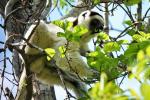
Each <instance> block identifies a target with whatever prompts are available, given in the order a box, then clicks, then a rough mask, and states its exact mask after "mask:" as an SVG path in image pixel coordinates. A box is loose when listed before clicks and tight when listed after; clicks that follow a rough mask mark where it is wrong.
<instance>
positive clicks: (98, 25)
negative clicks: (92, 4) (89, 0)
mask: <svg viewBox="0 0 150 100" xmlns="http://www.w3.org/2000/svg"><path fill="white" fill-rule="evenodd" d="M76 25H83V26H84V27H86V28H87V29H88V32H87V33H85V34H83V35H82V36H81V39H80V54H81V55H83V56H85V55H86V52H89V48H88V45H87V43H88V42H89V41H90V40H91V39H92V38H94V37H95V36H96V35H97V33H99V32H100V31H102V30H103V28H104V19H103V17H102V16H101V15H100V14H99V13H97V12H94V11H90V10H87V11H84V12H82V13H81V14H80V15H79V16H78V17H77V18H76V19H75V20H74V21H73V26H76Z"/></svg>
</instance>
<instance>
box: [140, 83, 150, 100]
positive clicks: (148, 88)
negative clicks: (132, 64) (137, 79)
mask: <svg viewBox="0 0 150 100" xmlns="http://www.w3.org/2000/svg"><path fill="white" fill-rule="evenodd" d="M140 89H141V94H142V95H143V97H144V100H150V96H149V93H150V84H146V83H144V84H142V85H141V87H140Z"/></svg>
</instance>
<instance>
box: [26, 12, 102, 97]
mask: <svg viewBox="0 0 150 100" xmlns="http://www.w3.org/2000/svg"><path fill="white" fill-rule="evenodd" d="M96 17H98V16H96ZM71 20H72V19H71ZM73 20H75V19H74V18H73ZM89 20H91V19H90V18H89V15H88V14H87V15H86V17H85V18H84V19H83V17H82V16H81V15H79V17H78V24H80V25H84V26H86V27H87V24H88V22H89ZM100 20H101V19H100ZM82 22H85V23H82ZM34 27H35V25H32V26H31V27H30V28H29V30H28V31H27V33H26V34H25V38H26V39H28V38H29V36H30V34H31V31H32V29H33V28H34ZM58 32H64V30H63V29H61V28H60V27H58V26H56V25H54V24H46V23H44V22H43V21H40V24H39V25H38V27H37V28H36V29H35V31H34V33H33V35H32V37H31V38H30V40H29V42H30V43H31V44H34V45H36V46H38V47H40V48H42V49H46V48H53V49H55V51H56V55H55V56H54V60H55V61H56V65H57V66H58V67H59V68H60V69H62V70H63V71H64V72H65V73H66V74H65V75H64V77H65V79H67V78H68V80H74V81H77V82H79V83H82V82H80V80H79V79H77V76H79V77H81V78H86V77H91V76H93V75H94V74H95V72H94V71H93V70H91V69H90V68H89V66H88V64H87V63H86V62H85V61H84V60H83V59H82V58H81V55H80V49H83V50H85V51H89V48H88V45H87V44H88V42H89V41H90V39H91V38H93V37H94V36H95V35H92V34H90V33H85V34H84V35H83V36H82V37H81V41H79V42H69V43H68V41H67V40H66V39H65V38H64V37H58V36H57V33H58ZM66 44H67V51H66V53H65V57H63V58H62V57H60V52H59V50H58V48H59V47H60V46H66ZM25 53H26V54H27V55H38V54H39V51H38V50H37V49H35V48H30V47H29V46H28V45H27V46H26V47H25ZM47 63H48V61H47V60H46V57H45V56H42V57H39V58H37V59H36V60H34V61H32V62H31V64H30V66H28V67H30V69H31V71H32V72H34V73H35V75H36V77H37V78H38V79H39V80H40V81H42V82H44V83H46V84H49V85H61V86H62V82H61V80H60V77H59V75H58V72H57V71H55V70H52V69H51V68H49V67H50V66H46V64H47ZM66 84H67V86H68V87H69V88H72V89H74V91H75V92H76V93H78V92H79V91H78V90H79V89H75V88H76V87H74V86H73V85H72V83H69V82H68V81H66ZM83 87H84V86H83ZM79 88H82V86H81V87H79ZM78 94H79V93H78Z"/></svg>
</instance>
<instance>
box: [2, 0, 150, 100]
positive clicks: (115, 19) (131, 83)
mask: <svg viewBox="0 0 150 100" xmlns="http://www.w3.org/2000/svg"><path fill="white" fill-rule="evenodd" d="M145 1H146V0H145ZM135 7H136V6H134V7H133V8H134V9H133V12H135V11H136V9H135ZM149 7H150V5H149V3H147V2H144V3H143V11H145V9H147V8H149ZM94 10H96V9H94ZM96 11H97V10H96ZM98 12H99V13H100V14H102V15H103V12H100V11H98ZM143 13H145V12H143ZM60 17H61V15H60V14H59V13H58V11H57V9H55V10H54V11H53V12H52V13H51V16H50V19H51V20H56V19H59V18H60ZM124 19H128V16H126V15H125V13H124V11H123V10H121V9H120V8H118V9H117V10H116V11H114V16H111V14H110V22H111V24H112V26H113V27H114V28H117V29H120V30H123V29H124V26H123V24H122V23H123V20H124ZM0 23H3V21H2V20H0ZM119 33H120V32H117V31H110V35H111V36H117V35H118V34H119ZM0 34H1V35H0V41H5V35H4V32H3V30H2V28H0ZM123 38H124V39H126V40H131V37H129V36H125V37H123ZM90 46H91V44H90ZM1 47H2V45H1V44H0V48H1ZM91 48H92V46H91ZM120 53H122V51H121V52H120ZM7 56H9V57H10V58H11V53H10V52H7ZM2 58H3V55H2V53H0V60H2ZM7 64H8V67H7V71H9V72H11V70H12V68H11V67H10V64H9V63H7ZM2 65H3V63H0V69H2ZM8 77H9V78H12V77H11V76H8ZM120 80H121V79H119V80H118V82H119V81H120ZM0 82H1V79H0ZM4 85H5V86H7V87H9V88H10V89H12V90H13V91H14V90H15V89H13V85H12V84H10V82H9V81H5V84H4ZM139 86H140V84H139V83H138V82H137V81H136V80H134V79H132V80H130V79H128V78H125V80H124V81H123V83H122V84H121V88H122V89H124V90H126V89H128V88H132V89H134V90H136V91H139ZM55 88H57V89H56V94H57V95H58V98H59V99H58V100H63V99H64V98H65V96H64V94H65V91H63V90H62V89H60V88H59V87H55ZM60 98H61V99H60ZM2 100H5V99H2Z"/></svg>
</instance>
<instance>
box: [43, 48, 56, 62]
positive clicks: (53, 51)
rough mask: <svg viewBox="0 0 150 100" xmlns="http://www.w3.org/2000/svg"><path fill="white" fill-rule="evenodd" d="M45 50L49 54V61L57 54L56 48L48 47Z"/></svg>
mask: <svg viewBox="0 0 150 100" xmlns="http://www.w3.org/2000/svg"><path fill="white" fill-rule="evenodd" d="M45 52H46V54H47V55H48V56H47V60H48V61H50V60H51V58H53V57H54V55H55V50H54V49H52V48H46V49H45Z"/></svg>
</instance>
